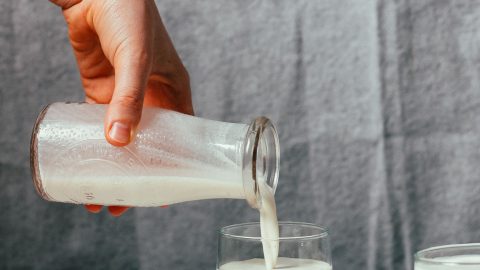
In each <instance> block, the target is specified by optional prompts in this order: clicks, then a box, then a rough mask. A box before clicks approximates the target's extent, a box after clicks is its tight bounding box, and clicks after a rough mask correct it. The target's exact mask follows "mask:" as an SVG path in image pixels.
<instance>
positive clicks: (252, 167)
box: [242, 117, 280, 209]
mask: <svg viewBox="0 0 480 270" xmlns="http://www.w3.org/2000/svg"><path fill="white" fill-rule="evenodd" d="M279 165H280V147H279V140H278V135H277V131H276V129H275V127H274V125H273V124H272V122H271V121H270V120H269V119H268V118H266V117H258V118H256V119H255V120H253V122H252V123H251V124H250V126H249V127H248V131H247V134H246V136H245V140H244V144H243V161H242V178H243V188H244V191H245V198H246V200H247V202H248V204H249V205H250V206H251V207H252V208H256V209H258V208H260V207H261V201H262V198H261V194H260V191H259V185H260V184H263V183H261V182H265V183H266V184H267V185H268V186H269V187H270V188H271V189H272V190H273V192H274V193H275V190H276V188H277V183H278V174H279Z"/></svg>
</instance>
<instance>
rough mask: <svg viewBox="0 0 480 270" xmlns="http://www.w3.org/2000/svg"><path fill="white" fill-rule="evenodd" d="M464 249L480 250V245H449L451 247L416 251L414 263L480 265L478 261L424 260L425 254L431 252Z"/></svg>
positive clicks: (444, 246)
mask: <svg viewBox="0 0 480 270" xmlns="http://www.w3.org/2000/svg"><path fill="white" fill-rule="evenodd" d="M452 248H453V249H465V250H468V249H469V248H477V249H480V243H467V244H451V245H442V246H436V247H430V248H426V249H423V250H420V251H418V252H417V253H415V262H417V261H418V262H422V263H428V264H433V265H452V266H455V265H480V260H478V261H475V262H452V261H448V260H446V261H442V260H438V259H431V258H425V254H427V253H429V252H432V251H439V250H442V249H452Z"/></svg>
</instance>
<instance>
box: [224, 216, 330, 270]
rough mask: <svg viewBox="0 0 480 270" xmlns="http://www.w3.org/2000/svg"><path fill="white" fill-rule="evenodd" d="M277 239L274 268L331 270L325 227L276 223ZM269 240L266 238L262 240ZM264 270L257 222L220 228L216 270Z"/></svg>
mask: <svg viewBox="0 0 480 270" xmlns="http://www.w3.org/2000/svg"><path fill="white" fill-rule="evenodd" d="M279 231H280V238H279V239H277V240H276V241H279V253H278V260H277V264H276V267H275V269H289V270H301V269H308V270H317V269H318V270H331V269H332V260H331V251H330V242H329V234H328V231H327V229H326V228H324V227H320V226H318V225H315V224H310V223H302V222H279ZM264 240H268V239H264ZM233 269H235V270H242V269H244V270H245V269H248V270H256V269H262V270H264V269H266V268H265V262H264V260H263V249H262V238H261V236H260V223H258V222H254V223H244V224H237V225H231V226H227V227H224V228H222V229H221V230H220V231H219V237H218V253H217V270H233Z"/></svg>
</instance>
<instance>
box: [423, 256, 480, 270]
mask: <svg viewBox="0 0 480 270" xmlns="http://www.w3.org/2000/svg"><path fill="white" fill-rule="evenodd" d="M431 260H432V261H433V262H432V263H430V262H415V270H479V269H480V255H458V256H448V257H438V258H434V259H431ZM435 262H438V263H442V264H444V265H439V264H436V263H435ZM458 263H470V265H458ZM473 263H475V264H473ZM447 264H448V265H447ZM455 264H457V265H455Z"/></svg>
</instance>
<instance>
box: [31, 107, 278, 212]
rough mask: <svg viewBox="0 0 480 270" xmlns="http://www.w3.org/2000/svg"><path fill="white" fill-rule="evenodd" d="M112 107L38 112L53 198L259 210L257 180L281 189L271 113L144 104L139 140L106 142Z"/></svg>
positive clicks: (44, 183) (44, 191) (38, 135)
mask: <svg viewBox="0 0 480 270" xmlns="http://www.w3.org/2000/svg"><path fill="white" fill-rule="evenodd" d="M106 108H107V105H99V104H95V105H94V104H87V103H53V104H50V105H49V106H47V107H46V108H45V109H44V110H43V111H42V112H41V113H40V115H39V116H38V119H37V121H36V123H35V126H34V128H33V132H32V139H31V146H30V160H31V170H32V178H33V182H34V185H35V187H36V190H37V192H38V194H40V196H41V197H42V198H44V199H46V200H50V201H57V202H65V203H77V204H101V205H122V206H161V205H167V204H174V203H179V202H184V201H192V200H202V199H215V198H232V199H245V200H247V202H248V203H249V204H250V206H252V207H254V208H258V207H259V202H260V201H261V200H260V194H259V190H258V181H265V182H266V183H267V184H268V185H269V186H270V187H271V188H272V189H273V190H275V189H276V186H277V181H278V171H279V155H280V152H279V142H278V136H277V133H276V130H275V127H274V126H273V124H272V123H271V122H270V121H269V120H268V119H267V118H265V117H258V118H256V119H255V120H254V121H253V122H252V123H251V124H250V125H245V124H233V123H225V122H219V121H212V120H207V119H202V118H199V117H194V116H190V115H186V114H181V113H178V112H174V111H170V110H165V109H160V108H144V110H143V114H142V120H141V122H140V123H139V126H138V128H137V132H136V134H135V139H134V141H133V142H132V143H130V144H129V145H127V146H125V147H116V146H112V145H110V144H109V143H107V141H106V140H105V137H104V129H103V120H104V116H105V112H106Z"/></svg>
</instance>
